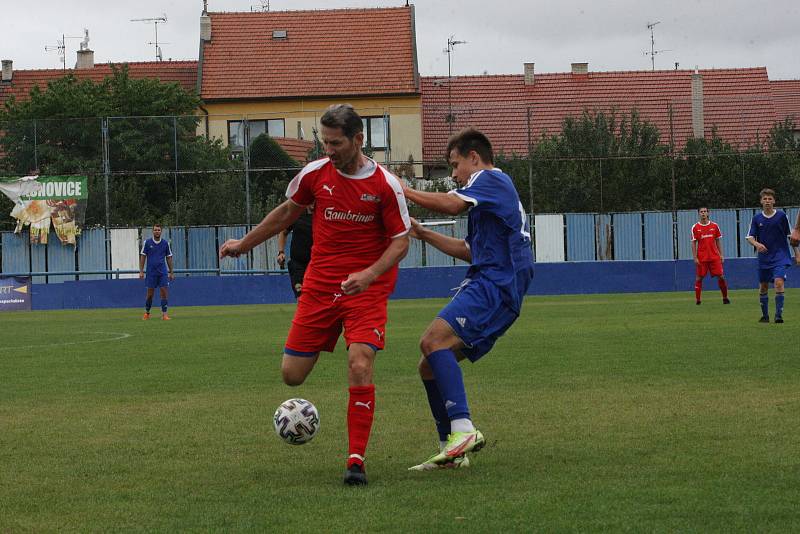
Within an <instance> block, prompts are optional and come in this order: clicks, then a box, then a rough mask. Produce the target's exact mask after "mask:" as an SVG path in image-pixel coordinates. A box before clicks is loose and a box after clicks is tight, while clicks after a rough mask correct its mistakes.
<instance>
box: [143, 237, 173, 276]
mask: <svg viewBox="0 0 800 534" xmlns="http://www.w3.org/2000/svg"><path fill="white" fill-rule="evenodd" d="M139 254H141V255H142V256H147V271H146V274H148V275H151V274H167V273H168V272H169V271H168V269H167V258H168V257H171V256H172V249H171V248H169V241H167V240H166V239H161V240H160V241H158V242H156V241H155V240H153V238H152V237H151V238H148V239H145V241H144V244H143V245H142V251H141V252H140V253H139Z"/></svg>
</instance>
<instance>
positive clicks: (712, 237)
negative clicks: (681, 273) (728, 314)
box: [692, 207, 731, 306]
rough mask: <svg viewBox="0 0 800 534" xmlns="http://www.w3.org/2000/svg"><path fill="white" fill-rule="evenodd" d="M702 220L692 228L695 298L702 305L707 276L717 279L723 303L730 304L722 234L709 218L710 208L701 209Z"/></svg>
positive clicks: (699, 211)
mask: <svg viewBox="0 0 800 534" xmlns="http://www.w3.org/2000/svg"><path fill="white" fill-rule="evenodd" d="M698 213H700V220H699V221H698V222H696V223H694V225H693V226H692V255H693V256H694V264H695V268H696V273H697V275H696V276H695V279H694V297H695V300H696V301H697V305H698V306H699V305H700V295H701V294H702V292H703V278H704V277H705V276H706V274H708V273H711V276H716V277H717V284H718V285H719V290H720V291H721V292H722V303H723V304H730V303H731V301H730V300H729V299H728V283H727V282H726V281H725V274H724V272H723V270H722V262H724V261H725V258H723V256H722V242H721V239H722V232H720V230H719V226H717V223H715V222H713V221H712V220H711V219H709V218H708V208H705V207H703V208H700V209H699V210H698Z"/></svg>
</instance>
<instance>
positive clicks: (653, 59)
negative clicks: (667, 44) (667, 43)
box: [644, 20, 672, 70]
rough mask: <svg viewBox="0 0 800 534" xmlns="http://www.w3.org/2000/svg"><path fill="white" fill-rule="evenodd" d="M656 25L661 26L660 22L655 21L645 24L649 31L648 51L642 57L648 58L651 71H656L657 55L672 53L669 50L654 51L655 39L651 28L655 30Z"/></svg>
mask: <svg viewBox="0 0 800 534" xmlns="http://www.w3.org/2000/svg"><path fill="white" fill-rule="evenodd" d="M656 24H661V21H660V20H657V21H655V22H648V23H647V29H648V30H650V51H649V52H645V53H644V55H646V56H650V65H651V67H652V70H656V56H657V55H658V54H660V53H662V52H671V51H672V50H670V49H664V50H656V39H655V36H654V34H653V28H655V26H656Z"/></svg>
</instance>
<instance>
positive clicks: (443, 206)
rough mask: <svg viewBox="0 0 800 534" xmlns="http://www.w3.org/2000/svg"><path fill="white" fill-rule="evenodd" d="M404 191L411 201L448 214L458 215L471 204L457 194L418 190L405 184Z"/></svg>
mask: <svg viewBox="0 0 800 534" xmlns="http://www.w3.org/2000/svg"><path fill="white" fill-rule="evenodd" d="M403 193H404V194H405V196H406V198H407V199H408V200H410V201H411V202H413V203H415V204H417V205H419V206H422V207H423V208H426V209H429V210H433V211H436V212H439V213H445V214H447V215H458V214H459V213H464V212H465V211H467V209H468V208H469V206H470V205H469V204H468V203H467V202H465V201H464V200H462V199H460V198H459V197H457V196H456V195H450V194H448V193H436V192H432V191H417V190H416V189H411V188H410V187H408V186H407V185H405V184H403Z"/></svg>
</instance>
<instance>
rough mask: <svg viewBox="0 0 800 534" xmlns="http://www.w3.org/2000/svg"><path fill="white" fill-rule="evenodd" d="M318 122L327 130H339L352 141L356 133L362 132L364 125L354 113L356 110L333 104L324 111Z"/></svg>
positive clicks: (351, 107)
mask: <svg viewBox="0 0 800 534" xmlns="http://www.w3.org/2000/svg"><path fill="white" fill-rule="evenodd" d="M319 122H320V124H322V125H323V126H327V127H328V128H341V130H342V133H344V135H345V136H346V137H347V138H348V139H352V138H353V137H355V136H356V134H357V133H360V132H363V131H364V123H363V122H362V120H361V116H360V115H359V114H358V113H356V110H355V109H353V106H351V105H350V104H334V105H332V106H330V107H329V108H328V109H327V110H325V113H323V115H322V118H321V119H320V120H319Z"/></svg>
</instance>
